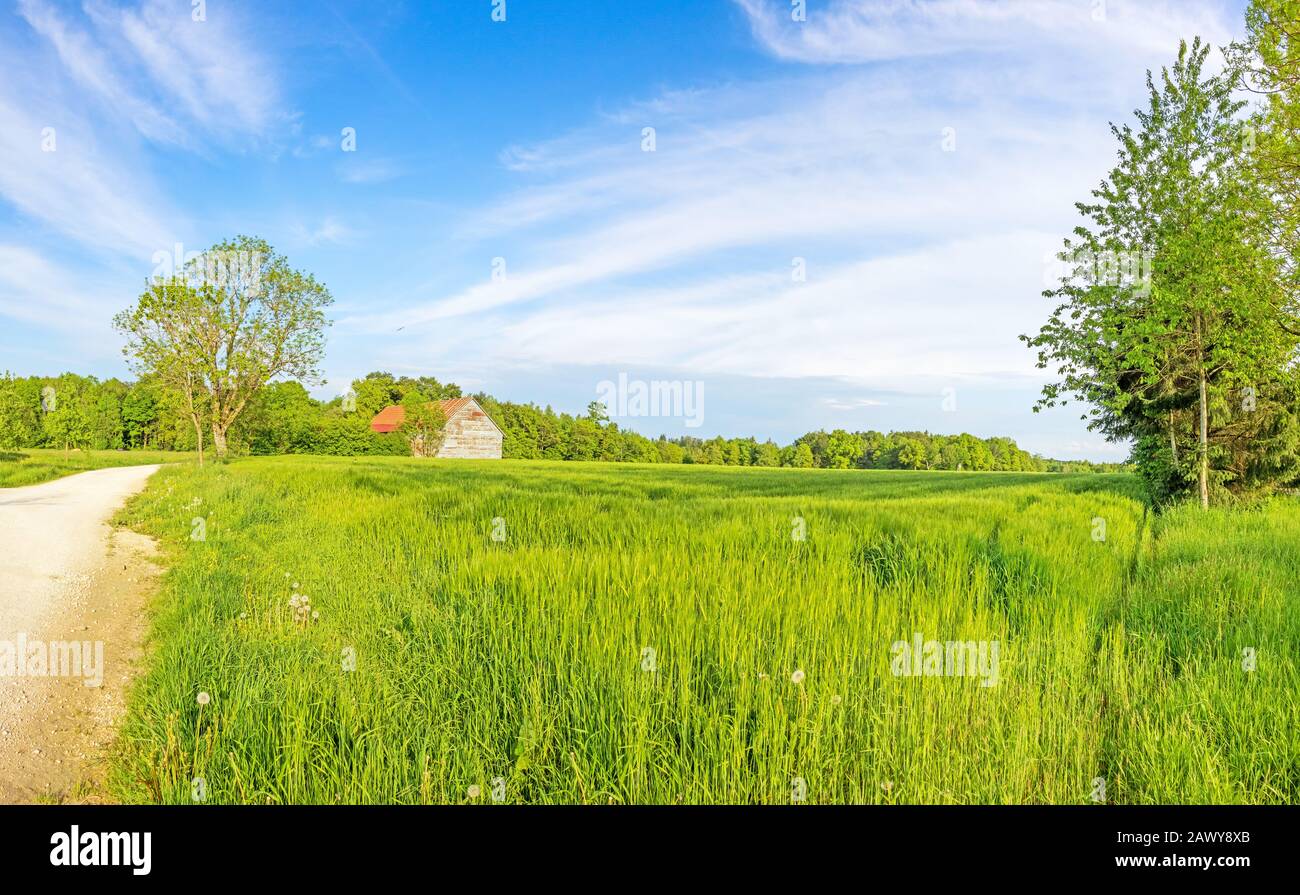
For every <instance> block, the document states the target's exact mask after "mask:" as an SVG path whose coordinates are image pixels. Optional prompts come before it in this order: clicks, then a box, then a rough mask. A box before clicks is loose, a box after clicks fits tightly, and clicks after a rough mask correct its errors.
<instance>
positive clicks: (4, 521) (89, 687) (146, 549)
mask: <svg viewBox="0 0 1300 895" xmlns="http://www.w3.org/2000/svg"><path fill="white" fill-rule="evenodd" d="M157 469H158V467H157V466H128V467H120V468H116V469H100V470H96V471H94V472H83V473H81V474H79V475H73V476H68V477H66V478H62V479H57V480H55V481H53V482H46V483H44V484H41V485H33V486H30V487H26V488H8V489H0V803H11V802H29V801H98V800H99V799H100V798H101V797H102V786H103V779H104V765H105V761H104V759H105V751H106V748H107V747H108V746H109V744H110V743H111V742H112V738H113V728H114V724H115V723H116V721H117V720H118V718H119V717H120V715H121V712H122V709H123V705H124V701H123V700H124V696H125V690H126V684H127V682H128V681H129V679H130V677H131V675H132V673H133V672H134V670H135V665H136V663H137V661H138V659H139V654H140V644H141V641H142V638H143V634H144V630H145V626H144V625H145V619H144V607H145V601H146V599H147V596H148V594H149V592H150V588H151V587H152V584H153V578H154V576H155V575H156V574H157V567H156V566H154V564H153V563H152V562H150V559H149V557H151V556H152V555H153V551H154V545H153V542H152V541H150V540H149V539H148V538H145V537H142V536H140V535H136V534H133V533H132V532H127V531H114V530H113V529H112V528H111V527H110V526H109V525H108V524H107V522H108V519H109V518H110V517H111V516H112V514H113V513H114V511H115V510H117V508H118V507H120V506H121V505H122V504H123V503H124V502H125V501H126V499H127V498H128V497H130V496H131V495H132V494H135V493H136V492H138V491H140V490H141V489H143V488H144V486H145V483H146V482H147V481H148V479H149V476H151V475H153V473H154V472H155V471H157Z"/></svg>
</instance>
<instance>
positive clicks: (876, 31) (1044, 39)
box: [734, 0, 1231, 63]
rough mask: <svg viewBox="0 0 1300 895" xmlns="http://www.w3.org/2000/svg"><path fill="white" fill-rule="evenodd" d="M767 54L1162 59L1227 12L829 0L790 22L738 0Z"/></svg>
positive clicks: (1216, 31)
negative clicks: (1027, 52)
mask: <svg viewBox="0 0 1300 895" xmlns="http://www.w3.org/2000/svg"><path fill="white" fill-rule="evenodd" d="M734 2H735V3H736V4H737V5H738V6H739V7H740V8H741V9H742V10H743V11H744V13H745V15H746V16H747V17H748V20H749V23H750V26H751V28H752V29H753V32H754V36H755V37H756V38H757V39H758V40H759V42H760V43H761V44H762V45H763V46H764V47H765V48H766V49H767V50H768V51H770V52H771V53H773V54H774V55H776V56H778V57H780V58H782V59H788V60H792V61H797V62H809V63H862V62H879V61H884V60H896V59H903V58H908V57H918V56H951V55H954V54H959V53H970V52H1012V53H1017V52H1021V51H1023V49H1024V48H1025V47H1026V46H1032V45H1037V46H1038V47H1039V48H1046V47H1050V48H1052V49H1053V50H1055V51H1058V52H1059V51H1060V50H1061V49H1062V48H1066V49H1071V50H1078V51H1083V52H1087V53H1092V54H1096V53H1104V54H1107V55H1130V56H1131V55H1132V54H1133V53H1162V52H1167V51H1168V49H1169V41H1170V39H1171V37H1172V38H1173V39H1175V40H1176V39H1177V38H1178V37H1188V38H1190V37H1191V36H1193V35H1196V34H1199V35H1201V36H1202V37H1205V38H1207V39H1210V40H1212V41H1214V42H1216V43H1223V42H1226V39H1227V37H1228V35H1229V34H1230V33H1231V32H1230V29H1229V28H1228V27H1227V26H1226V24H1225V22H1226V21H1227V20H1228V17H1227V16H1226V15H1225V5H1224V4H1222V3H1212V2H1196V0H1012V2H1008V0H831V2H830V3H828V4H827V5H826V6H825V7H814V8H812V9H808V10H807V13H806V17H805V19H803V20H801V21H799V20H796V19H795V18H794V17H793V15H792V9H791V5H790V4H789V3H786V2H783V0H734Z"/></svg>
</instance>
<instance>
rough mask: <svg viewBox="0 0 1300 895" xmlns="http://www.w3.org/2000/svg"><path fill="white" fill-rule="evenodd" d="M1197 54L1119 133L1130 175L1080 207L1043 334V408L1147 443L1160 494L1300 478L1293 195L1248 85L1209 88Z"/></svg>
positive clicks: (1188, 55) (1149, 470)
mask: <svg viewBox="0 0 1300 895" xmlns="http://www.w3.org/2000/svg"><path fill="white" fill-rule="evenodd" d="M1209 52H1210V48H1209V47H1208V46H1207V45H1204V44H1202V43H1201V42H1200V41H1199V40H1197V41H1195V42H1194V43H1193V44H1192V45H1191V46H1190V47H1189V46H1188V45H1186V44H1183V45H1182V46H1181V48H1180V51H1179V55H1178V60H1177V62H1176V63H1175V64H1174V65H1173V66H1172V68H1169V69H1165V70H1163V71H1162V72H1161V75H1160V78H1159V80H1158V81H1157V80H1156V79H1155V78H1154V77H1153V76H1152V75H1151V74H1150V73H1148V76H1147V87H1148V93H1149V104H1148V106H1147V108H1145V109H1143V110H1138V111H1137V112H1136V117H1137V122H1138V126H1137V127H1136V128H1133V127H1130V126H1127V125H1126V126H1123V127H1115V126H1113V125H1112V131H1113V133H1114V134H1115V136H1116V138H1117V139H1118V141H1119V144H1120V149H1119V161H1118V163H1117V165H1116V166H1115V168H1114V169H1113V170H1112V171H1111V173H1110V175H1109V177H1108V178H1107V179H1106V181H1105V182H1103V183H1102V184H1101V186H1100V187H1099V188H1098V189H1096V190H1094V191H1093V199H1094V201H1092V202H1085V203H1079V205H1078V208H1079V211H1080V213H1081V214H1082V215H1083V216H1084V218H1085V219H1086V223H1085V224H1082V225H1080V226H1079V227H1077V228H1076V229H1075V234H1074V237H1073V238H1072V239H1068V240H1066V243H1065V251H1064V252H1063V253H1062V255H1061V258H1062V260H1063V261H1065V262H1066V270H1065V272H1064V276H1063V278H1062V282H1061V286H1060V287H1059V288H1058V289H1054V290H1049V291H1048V292H1046V293H1045V295H1046V296H1048V297H1051V298H1055V299H1057V300H1059V301H1060V304H1059V305H1058V306H1057V308H1056V310H1055V311H1054V312H1053V314H1052V315H1051V317H1050V318H1049V320H1048V322H1047V323H1046V324H1045V325H1044V326H1043V328H1042V330H1041V331H1040V332H1039V334H1038V335H1037V336H1034V337H1029V336H1024V337H1022V338H1023V339H1024V340H1025V341H1026V342H1027V343H1028V344H1029V345H1030V346H1031V347H1033V348H1036V349H1037V350H1038V359H1039V366H1040V367H1043V368H1054V369H1055V370H1057V371H1058V373H1059V375H1060V377H1061V378H1060V380H1059V381H1058V382H1055V383H1052V384H1049V385H1048V386H1047V387H1045V388H1044V390H1043V397H1042V398H1041V399H1040V401H1039V402H1038V405H1037V406H1036V407H1035V410H1039V409H1042V408H1043V407H1052V406H1056V405H1057V404H1065V403H1068V402H1069V400H1070V399H1079V400H1082V401H1084V402H1086V403H1088V404H1089V405H1090V410H1089V412H1088V413H1087V414H1085V416H1084V418H1085V419H1087V420H1088V421H1089V426H1090V428H1093V429H1096V430H1099V431H1101V432H1103V433H1105V434H1106V435H1107V436H1108V437H1110V438H1112V439H1115V440H1122V439H1134V440H1135V441H1136V448H1135V457H1136V458H1137V460H1138V463H1139V468H1140V471H1141V472H1142V474H1143V476H1144V478H1145V479H1146V481H1147V483H1148V486H1149V489H1150V491H1151V492H1152V496H1153V497H1155V498H1157V499H1162V498H1165V497H1168V496H1172V495H1175V494H1179V493H1184V492H1187V491H1194V493H1195V494H1196V496H1197V497H1198V498H1199V500H1200V502H1201V504H1202V506H1208V505H1209V503H1210V499H1211V492H1212V491H1216V492H1219V491H1223V490H1224V489H1227V490H1246V489H1250V488H1258V487H1267V486H1270V485H1274V484H1277V483H1279V482H1286V481H1288V480H1289V479H1292V478H1294V477H1295V475H1296V472H1297V469H1300V466H1298V465H1297V462H1298V461H1300V458H1297V457H1296V456H1295V451H1294V447H1293V446H1292V447H1287V445H1288V444H1289V443H1290V442H1292V441H1293V439H1292V437H1291V436H1290V435H1289V434H1287V433H1288V432H1291V431H1292V430H1293V429H1294V421H1295V413H1294V409H1293V408H1289V407H1288V406H1287V401H1286V396H1287V395H1289V394H1292V393H1293V392H1294V388H1295V384H1296V378H1295V372H1294V367H1293V362H1294V358H1295V356H1296V349H1297V345H1298V344H1300V340H1298V339H1297V332H1298V331H1297V330H1296V329H1295V327H1294V323H1295V315H1294V306H1293V304H1292V300H1291V297H1290V296H1289V294H1288V292H1287V288H1286V280H1287V277H1286V273H1285V269H1286V262H1285V259H1284V257H1282V256H1281V255H1280V254H1279V253H1278V252H1276V251H1275V250H1274V244H1273V241H1272V235H1273V227H1274V226H1275V221H1276V216H1277V204H1276V202H1277V197H1276V194H1275V192H1274V191H1272V190H1269V189H1268V188H1267V187H1266V186H1264V185H1263V184H1262V183H1261V180H1260V178H1259V176H1258V168H1257V166H1256V164H1255V160H1254V158H1253V156H1252V155H1251V150H1252V148H1253V143H1254V139H1253V134H1254V128H1253V125H1252V124H1251V123H1250V122H1249V121H1248V120H1247V119H1245V118H1244V117H1243V116H1242V111H1243V108H1244V105H1245V104H1244V103H1243V102H1242V101H1241V100H1239V99H1237V98H1236V97H1235V96H1234V86H1235V84H1236V83H1237V73H1236V72H1235V71H1234V70H1231V69H1230V70H1229V71H1227V72H1225V73H1223V74H1220V75H1207V74H1206V72H1205V67H1206V66H1205V62H1206V58H1207V56H1208V54H1209Z"/></svg>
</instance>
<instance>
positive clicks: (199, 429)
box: [190, 414, 203, 466]
mask: <svg viewBox="0 0 1300 895" xmlns="http://www.w3.org/2000/svg"><path fill="white" fill-rule="evenodd" d="M190 419H191V420H193V421H194V438H195V440H196V441H197V442H198V445H199V465H200V466H202V465H203V423H202V422H200V421H199V416H198V414H195V415H194V416H191V417H190Z"/></svg>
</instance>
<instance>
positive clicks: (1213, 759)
mask: <svg viewBox="0 0 1300 895" xmlns="http://www.w3.org/2000/svg"><path fill="white" fill-rule="evenodd" d="M119 521H120V522H121V523H123V524H127V525H131V526H132V527H136V528H139V529H140V530H143V531H146V532H148V533H150V534H153V535H155V536H157V537H159V538H160V539H161V540H162V542H163V544H164V549H165V552H166V553H167V562H168V564H169V566H170V571H169V572H168V574H167V576H166V578H165V579H164V586H163V589H162V591H161V592H160V593H159V595H158V596H157V598H156V614H155V622H154V629H153V635H152V641H151V645H150V658H149V666H148V670H147V671H146V673H145V675H144V676H143V677H142V678H141V679H140V680H139V681H138V682H137V685H136V688H135V692H134V694H133V697H132V700H131V704H130V709H129V717H128V720H127V721H126V723H125V725H124V727H123V729H122V732H121V735H120V741H119V744H118V749H117V754H116V757H115V764H114V768H113V786H114V790H115V794H116V795H117V796H118V797H119V798H122V799H124V800H128V801H142V802H170V803H189V802H192V801H195V800H196V799H200V800H204V801H207V802H216V803H223V802H251V803H300V802H307V803H338V802H342V803H369V802H403V803H463V802H471V801H472V802H481V803H484V804H493V803H496V802H502V803H512V804H517V803H559V802H563V803H572V802H580V803H594V804H607V803H616V804H623V803H638V804H639V803H669V804H671V803H720V802H722V803H732V802H740V803H784V804H788V803H790V802H792V801H796V802H805V803H808V804H818V803H845V802H849V803H891V802H910V803H917V802H919V803H961V802H975V803H1080V804H1091V803H1094V802H1098V801H1105V802H1118V803H1186V802H1222V803H1233V802H1253V803H1276V802H1296V801H1300V737H1297V736H1296V731H1297V730H1300V704H1298V699H1297V694H1298V693H1300V664H1298V663H1300V659H1298V658H1297V657H1300V606H1298V604H1297V594H1298V593H1300V588H1298V587H1297V584H1298V583H1300V552H1298V551H1297V550H1296V547H1295V545H1296V544H1297V543H1300V507H1298V506H1297V505H1296V504H1295V503H1294V502H1282V501H1279V502H1275V503H1273V504H1272V505H1269V506H1266V507H1262V508H1260V509H1257V510H1250V511H1242V510H1236V511H1233V512H1232V513H1230V514H1229V513H1227V512H1211V513H1209V514H1201V513H1200V512H1198V511H1196V510H1194V509H1191V508H1188V509H1179V510H1176V511H1173V512H1171V513H1168V514H1166V515H1163V516H1156V515H1154V514H1152V515H1149V514H1148V513H1147V512H1146V511H1145V510H1144V507H1143V504H1142V503H1141V502H1140V500H1139V497H1138V493H1137V483H1136V481H1135V480H1134V479H1131V478H1129V477H1126V476H1061V475H1038V474H974V473H937V472H921V473H901V472H900V473H893V472H863V471H843V472H840V471H830V470H826V471H819V470H793V469H726V468H706V467H691V466H681V467H663V466H634V465H628V464H619V465H604V464H595V463H590V464H559V463H554V464H551V463H540V462H527V463H525V462H510V461H503V462H496V463H474V462H464V461H461V462H457V461H415V460H410V459H404V458H378V459H365V460H357V459H327V458H308V457H293V458H276V459H249V460H241V461H237V462H234V463H231V464H229V465H222V466H210V467H207V468H204V469H199V468H197V467H194V466H192V465H185V466H172V467H168V468H165V469H163V470H162V471H161V472H159V473H158V474H157V475H156V476H155V477H154V479H153V480H152V483H151V485H150V487H149V489H148V490H147V491H146V492H145V493H144V494H142V495H140V496H139V497H138V498H136V499H135V500H134V501H133V502H132V504H131V505H129V506H128V508H127V509H126V510H125V511H124V512H123V514H122V517H121V519H120V520H119ZM918 635H919V636H920V638H921V639H923V640H926V641H929V640H936V641H941V642H947V641H961V642H975V643H977V644H982V645H984V647H987V648H988V650H989V656H990V657H991V656H992V655H994V654H993V653H992V650H993V649H996V654H995V655H996V673H995V674H986V673H981V674H972V673H971V672H973V671H975V670H977V669H975V668H974V667H973V666H972V665H968V666H967V668H966V673H964V674H948V673H945V674H935V675H930V674H920V675H917V674H912V673H908V674H902V673H896V672H897V671H899V665H898V662H897V661H896V651H895V649H894V644H895V642H897V641H906V642H908V643H909V644H910V643H911V642H912V641H913V639H914V638H915V637H917V636H918ZM903 667H904V670H908V671H910V670H912V669H911V666H910V665H909V664H908V663H906V662H905V663H903ZM918 667H919V666H918ZM979 670H980V671H981V672H986V671H989V670H990V669H988V668H986V667H982V668H981V669H979ZM196 781H201V782H196Z"/></svg>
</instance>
